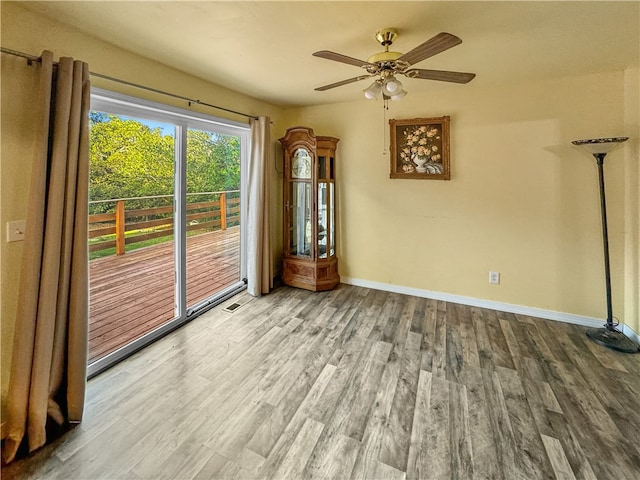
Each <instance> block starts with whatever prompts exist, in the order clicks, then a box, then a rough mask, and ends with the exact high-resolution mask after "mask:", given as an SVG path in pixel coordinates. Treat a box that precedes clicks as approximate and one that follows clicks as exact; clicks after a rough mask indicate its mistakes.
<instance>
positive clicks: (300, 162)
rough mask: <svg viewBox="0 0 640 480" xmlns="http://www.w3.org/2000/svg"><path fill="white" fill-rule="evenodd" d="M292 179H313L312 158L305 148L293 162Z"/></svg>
mask: <svg viewBox="0 0 640 480" xmlns="http://www.w3.org/2000/svg"><path fill="white" fill-rule="evenodd" d="M291 177H292V178H311V156H310V155H309V152H307V151H306V150H305V149H304V148H299V149H297V150H296V151H295V153H294V154H293V158H292V160H291Z"/></svg>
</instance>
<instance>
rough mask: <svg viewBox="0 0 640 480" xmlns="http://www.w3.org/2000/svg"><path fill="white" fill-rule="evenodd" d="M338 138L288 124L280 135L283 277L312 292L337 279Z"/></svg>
mask: <svg viewBox="0 0 640 480" xmlns="http://www.w3.org/2000/svg"><path fill="white" fill-rule="evenodd" d="M338 141H339V140H338V139H337V138H334V137H317V136H316V135H315V134H314V133H313V130H312V129H311V128H306V127H293V128H289V129H288V130H287V133H286V135H285V136H284V137H282V138H281V139H280V143H281V144H282V149H283V154H284V220H283V223H284V260H283V265H282V281H283V282H284V283H285V284H287V285H291V286H292V287H299V288H305V289H307V290H312V291H316V292H317V291H323V290H331V289H332V288H333V287H335V286H336V285H337V284H338V283H340V277H339V276H338V259H337V258H336V228H335V225H336V206H335V205H336V203H335V195H336V193H335V192H336V189H335V160H336V146H337V144H338Z"/></svg>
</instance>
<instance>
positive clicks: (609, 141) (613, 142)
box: [571, 137, 629, 155]
mask: <svg viewBox="0 0 640 480" xmlns="http://www.w3.org/2000/svg"><path fill="white" fill-rule="evenodd" d="M627 140H629V137H610V138H590V139H587V140H574V141H573V142H571V143H573V144H574V145H577V146H579V147H582V148H584V149H585V150H586V151H587V152H589V153H590V154H592V155H597V154H599V153H605V154H606V153H609V152H610V151H611V150H613V149H614V148H616V147H617V146H618V145H620V144H621V143H622V142H626V141H627Z"/></svg>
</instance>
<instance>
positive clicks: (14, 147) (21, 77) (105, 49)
mask: <svg viewBox="0 0 640 480" xmlns="http://www.w3.org/2000/svg"><path fill="white" fill-rule="evenodd" d="M0 13H1V15H2V28H1V31H2V33H1V35H2V36H1V40H2V42H1V43H2V46H4V47H6V48H10V49H13V50H18V51H22V52H26V53H30V54H35V55H39V54H40V52H41V51H42V50H44V49H48V50H51V51H52V52H53V53H54V57H55V58H57V57H60V56H71V57H74V58H76V59H81V60H84V61H86V62H88V63H89V67H90V69H91V70H92V71H94V72H99V73H102V74H105V75H109V76H113V77H116V78H121V79H126V80H128V81H131V82H134V83H139V84H142V85H146V86H150V87H153V88H156V89H160V90H166V91H169V92H172V93H176V94H180V95H184V96H187V97H191V98H198V99H200V100H202V101H206V102H208V103H213V104H217V105H221V106H224V107H227V108H231V109H233V110H237V111H241V112H246V113H249V114H252V115H269V116H270V117H271V118H272V119H273V120H274V121H275V122H276V123H277V122H279V117H280V116H281V110H280V109H279V108H277V107H275V106H273V105H269V104H266V103H263V102H259V101H257V100H255V99H252V98H249V97H246V96H244V95H241V94H238V93H236V92H233V91H230V90H227V89H224V88H222V87H219V86H217V85H214V84H211V83H208V82H206V81H203V80H201V79H198V78H195V77H192V76H189V75H186V74H184V73H181V72H179V71H177V70H174V69H172V68H170V67H167V66H165V65H161V64H158V63H156V62H153V61H151V60H147V59H145V58H142V57H139V56H136V55H133V54H131V53H129V52H127V51H124V50H121V49H118V48H116V47H114V46H113V45H110V44H107V43H104V42H102V41H99V40H97V39H95V38H92V37H89V36H86V35H83V34H81V33H79V32H78V31H76V30H74V29H72V28H69V27H67V26H64V25H62V24H60V23H56V22H53V21H50V20H47V19H44V18H39V17H37V16H35V15H34V14H32V13H31V12H29V11H28V10H25V9H23V8H22V7H20V6H18V5H16V4H13V3H6V2H3V3H2V9H1V12H0ZM1 67H2V90H1V97H2V98H1V101H2V103H1V108H2V111H1V113H2V131H1V135H2V137H1V138H2V145H1V151H0V154H1V156H2V164H1V167H0V168H1V170H0V178H1V182H0V183H1V187H0V192H1V195H2V198H1V202H2V205H1V209H0V225H1V226H2V229H1V230H2V235H0V237H2V241H1V244H0V247H1V250H0V253H1V258H2V262H1V264H2V284H1V287H2V288H1V296H0V298H1V300H2V302H1V303H2V307H1V315H2V316H1V319H2V320H1V321H2V345H1V346H2V359H1V360H2V403H3V405H4V399H5V398H6V392H7V387H8V381H9V371H10V361H11V350H12V341H13V331H14V325H15V320H16V318H15V317H16V299H17V291H18V282H19V270H20V263H21V255H22V243H21V242H15V243H9V244H7V243H6V238H5V234H4V231H5V224H6V222H7V221H9V220H18V219H24V218H25V217H26V215H27V205H26V204H27V198H28V185H29V172H30V169H31V164H30V162H31V140H30V134H31V128H32V127H31V125H32V122H33V117H32V114H31V112H30V108H29V106H30V105H31V104H32V98H31V94H30V92H31V90H32V89H33V86H34V85H35V81H36V78H35V74H34V73H35V70H36V69H37V68H38V67H37V66H32V67H29V66H27V63H26V61H25V60H23V59H19V58H17V57H13V56H10V55H5V54H3V55H2V65H1ZM92 85H93V86H96V87H100V88H105V89H109V90H112V91H117V92H120V93H125V94H129V95H135V96H138V97H142V98H146V99H149V100H154V101H158V102H162V103H166V104H170V105H175V106H178V107H182V108H188V107H187V105H186V103H185V102H183V101H177V100H173V99H171V98H169V97H166V96H162V95H157V94H153V93H149V92H145V91H143V90H139V89H134V88H131V87H126V86H123V85H121V84H118V83H113V82H108V81H105V80H100V79H97V78H95V77H94V78H92ZM193 110H197V111H200V112H203V113H207V114H210V115H215V116H218V117H226V118H230V119H232V120H236V121H246V118H244V117H239V116H236V115H232V114H226V113H225V112H222V111H218V110H213V109H209V108H206V107H197V106H196V107H193ZM274 148H275V144H274ZM273 173H274V175H273V182H272V188H273V192H274V193H273V198H274V201H273V202H272V214H273V215H274V216H275V217H276V219H277V218H280V208H279V205H278V201H277V199H279V198H281V196H278V195H279V192H280V191H281V189H280V183H281V182H280V181H278V176H277V174H276V173H275V171H274V172H273ZM279 231H280V229H279V228H275V229H274V232H273V237H274V238H273V239H274V252H275V251H280V249H281V242H280V240H279V238H280V235H279Z"/></svg>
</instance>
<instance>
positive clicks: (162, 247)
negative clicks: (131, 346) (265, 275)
mask: <svg viewBox="0 0 640 480" xmlns="http://www.w3.org/2000/svg"><path fill="white" fill-rule="evenodd" d="M239 233H240V227H232V228H229V229H227V230H219V231H216V232H210V233H205V234H201V235H195V236H192V237H189V238H188V239H187V305H192V304H194V303H196V302H198V301H200V300H203V299H205V298H206V297H208V296H210V295H211V294H212V293H215V292H217V291H219V290H221V289H223V288H224V287H226V286H227V285H229V284H231V283H233V282H235V281H238V280H239V279H240V255H239V251H240V248H239V246H240V235H239ZM173 271H174V253H173V241H169V242H164V243H160V244H158V245H153V246H150V247H145V248H141V249H138V250H134V251H132V252H128V253H126V254H124V255H120V256H115V255H112V256H109V257H103V258H98V259H95V260H92V261H91V262H89V362H90V363H91V362H92V361H95V360H97V359H99V358H101V357H103V356H105V355H107V354H108V353H111V352H113V351H115V350H117V349H118V348H120V347H122V346H124V345H126V344H127V343H129V342H131V341H132V340H135V339H136V338H138V337H140V336H142V335H144V334H145V333H147V332H150V331H151V330H153V329H154V328H157V327H159V326H160V325H162V324H164V323H166V322H167V321H169V320H171V319H172V318H173V317H174V303H175V293H174V291H175V287H174V281H173V279H174V274H173Z"/></svg>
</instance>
